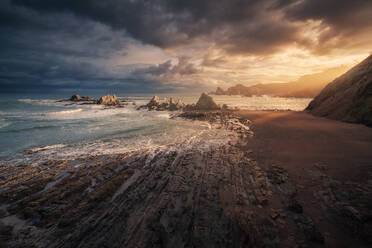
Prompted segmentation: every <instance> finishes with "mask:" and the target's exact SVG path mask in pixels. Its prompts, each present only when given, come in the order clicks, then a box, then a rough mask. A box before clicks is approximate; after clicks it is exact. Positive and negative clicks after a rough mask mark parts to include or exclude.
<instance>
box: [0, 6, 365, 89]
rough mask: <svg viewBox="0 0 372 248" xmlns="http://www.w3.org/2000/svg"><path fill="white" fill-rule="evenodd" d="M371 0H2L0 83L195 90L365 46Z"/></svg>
mask: <svg viewBox="0 0 372 248" xmlns="http://www.w3.org/2000/svg"><path fill="white" fill-rule="evenodd" d="M371 16H372V1H370V0H353V1H350V0H219V1H210V0H187V1H184V0H105V1H102V0H81V1H76V0H1V1H0V91H1V92H3V93H4V92H5V93H7V92H9V93H12V92H16V93H20V92H35V93H42V92H74V91H77V92H78V91H79V90H92V91H94V90H98V91H109V92H123V93H125V92H128V93H145V92H201V91H209V90H213V89H215V88H216V87H217V86H219V87H222V88H227V87H230V86H233V85H235V84H238V83H240V84H243V85H247V86H248V85H252V84H256V83H276V82H278V83H280V82H291V81H295V80H296V79H298V78H299V77H301V76H303V75H306V74H312V73H318V72H322V71H325V70H327V69H329V68H333V67H338V66H351V65H354V64H356V63H358V62H360V61H361V60H363V59H364V58H365V57H367V56H368V55H369V54H370V53H371V51H372V48H371V44H372V18H371Z"/></svg>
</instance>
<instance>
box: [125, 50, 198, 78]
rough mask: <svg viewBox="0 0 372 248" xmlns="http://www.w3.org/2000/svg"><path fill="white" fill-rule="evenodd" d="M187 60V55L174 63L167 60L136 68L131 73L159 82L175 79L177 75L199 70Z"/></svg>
mask: <svg viewBox="0 0 372 248" xmlns="http://www.w3.org/2000/svg"><path fill="white" fill-rule="evenodd" d="M189 60H190V58H189V57H185V56H183V57H179V58H178V63H177V64H175V65H172V62H171V61H170V60H168V61H166V62H164V63H161V64H158V65H154V66H149V67H145V68H139V69H136V70H135V71H134V72H133V73H132V75H134V76H136V77H137V78H144V79H151V80H153V81H157V82H159V83H161V82H171V81H177V80H178V78H179V77H183V76H189V75H193V74H196V73H198V72H200V69H198V68H196V67H195V65H194V64H192V63H190V62H189Z"/></svg>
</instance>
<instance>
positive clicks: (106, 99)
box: [98, 95, 120, 106]
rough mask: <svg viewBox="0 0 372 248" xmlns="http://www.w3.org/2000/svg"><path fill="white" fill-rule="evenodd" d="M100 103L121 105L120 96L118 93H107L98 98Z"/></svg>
mask: <svg viewBox="0 0 372 248" xmlns="http://www.w3.org/2000/svg"><path fill="white" fill-rule="evenodd" d="M98 104H103V105H111V106H114V105H119V104H120V103H119V101H118V98H117V97H116V95H105V96H101V98H100V99H99V100H98Z"/></svg>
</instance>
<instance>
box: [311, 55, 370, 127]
mask: <svg viewBox="0 0 372 248" xmlns="http://www.w3.org/2000/svg"><path fill="white" fill-rule="evenodd" d="M307 110H309V111H310V112H311V113H312V114H314V115H317V116H324V117H328V118H331V119H336V120H342V121H347V122H355V123H363V124H366V125H368V126H372V55H371V56H369V57H368V58H366V59H365V60H364V61H362V62H361V63H360V64H358V65H357V66H355V67H353V68H352V69H351V70H349V71H348V72H347V73H345V74H343V75H342V76H340V77H338V78H336V79H335V80H334V81H333V82H331V83H330V84H328V85H327V86H326V87H325V88H324V90H323V91H322V92H320V94H319V95H318V96H317V97H315V99H314V100H313V101H312V102H311V103H310V104H309V106H308V107H307Z"/></svg>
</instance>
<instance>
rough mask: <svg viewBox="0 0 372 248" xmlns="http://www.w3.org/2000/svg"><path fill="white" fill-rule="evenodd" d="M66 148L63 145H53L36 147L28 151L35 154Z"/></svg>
mask: <svg viewBox="0 0 372 248" xmlns="http://www.w3.org/2000/svg"><path fill="white" fill-rule="evenodd" d="M66 146H67V145H65V144H55V145H50V146H43V147H37V148H33V149H30V150H31V151H32V152H34V153H36V152H41V151H46V150H51V149H57V148H64V147H66Z"/></svg>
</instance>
